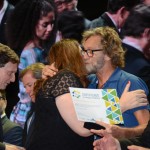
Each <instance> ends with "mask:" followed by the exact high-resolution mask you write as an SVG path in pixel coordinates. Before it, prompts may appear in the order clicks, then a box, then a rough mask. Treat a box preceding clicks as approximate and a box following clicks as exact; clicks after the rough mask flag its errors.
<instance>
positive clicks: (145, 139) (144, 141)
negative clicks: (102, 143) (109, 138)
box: [119, 121, 150, 150]
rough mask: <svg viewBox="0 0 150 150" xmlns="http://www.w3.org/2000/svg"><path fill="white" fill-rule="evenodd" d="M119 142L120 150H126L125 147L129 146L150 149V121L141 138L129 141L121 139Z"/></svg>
mask: <svg viewBox="0 0 150 150" xmlns="http://www.w3.org/2000/svg"><path fill="white" fill-rule="evenodd" d="M119 142H120V145H121V149H122V150H128V149H127V146H129V145H138V146H143V147H147V148H150V121H149V122H148V125H147V127H146V128H145V130H144V132H143V134H142V135H141V136H139V137H136V138H131V139H122V140H120V141H119Z"/></svg>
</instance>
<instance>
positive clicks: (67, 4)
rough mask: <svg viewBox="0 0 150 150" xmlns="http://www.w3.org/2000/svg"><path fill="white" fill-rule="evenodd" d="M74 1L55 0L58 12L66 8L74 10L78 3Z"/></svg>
mask: <svg viewBox="0 0 150 150" xmlns="http://www.w3.org/2000/svg"><path fill="white" fill-rule="evenodd" d="M74 1H75V0H54V2H55V5H56V8H57V12H58V13H61V12H63V11H66V10H73V9H74V8H75V5H76V3H75V2H74Z"/></svg>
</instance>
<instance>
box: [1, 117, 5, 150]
mask: <svg viewBox="0 0 150 150" xmlns="http://www.w3.org/2000/svg"><path fill="white" fill-rule="evenodd" d="M2 142H3V128H2V119H1V117H0V150H5V144H3V143H2Z"/></svg>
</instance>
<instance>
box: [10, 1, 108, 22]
mask: <svg viewBox="0 0 150 150" xmlns="http://www.w3.org/2000/svg"><path fill="white" fill-rule="evenodd" d="M8 1H9V2H10V3H12V4H14V5H15V4H16V3H17V2H19V0H8ZM107 1H108V0H78V9H79V10H80V11H82V12H83V13H84V15H85V17H86V18H88V19H89V20H93V19H95V18H97V17H99V16H100V15H101V14H102V13H103V12H104V11H106V8H107Z"/></svg>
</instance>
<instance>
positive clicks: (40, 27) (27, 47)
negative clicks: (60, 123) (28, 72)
mask: <svg viewBox="0 0 150 150" xmlns="http://www.w3.org/2000/svg"><path fill="white" fill-rule="evenodd" d="M55 17H56V14H55V9H54V5H53V3H52V2H51V1H50V0H22V1H20V2H19V3H18V4H17V5H16V7H15V9H14V11H13V12H12V14H11V16H10V18H9V20H8V22H9V23H8V27H7V31H8V39H9V45H11V47H13V48H14V49H15V50H17V51H18V53H19V54H20V52H21V55H20V64H19V72H20V71H22V70H23V69H25V68H26V67H27V66H28V65H31V64H33V63H36V62H45V58H44V53H45V50H44V49H43V48H44V46H45V44H46V42H47V41H48V40H51V33H52V31H53V27H54V20H55ZM19 89H20V91H19V98H20V101H19V102H18V104H17V105H16V106H15V107H14V109H13V111H12V113H11V116H10V119H11V120H12V121H14V122H16V123H18V124H20V125H21V126H22V127H24V123H25V121H26V116H27V113H28V111H29V110H30V108H31V99H30V97H29V96H28V94H27V93H26V92H25V89H24V87H23V84H22V82H21V81H20V82H19Z"/></svg>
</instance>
